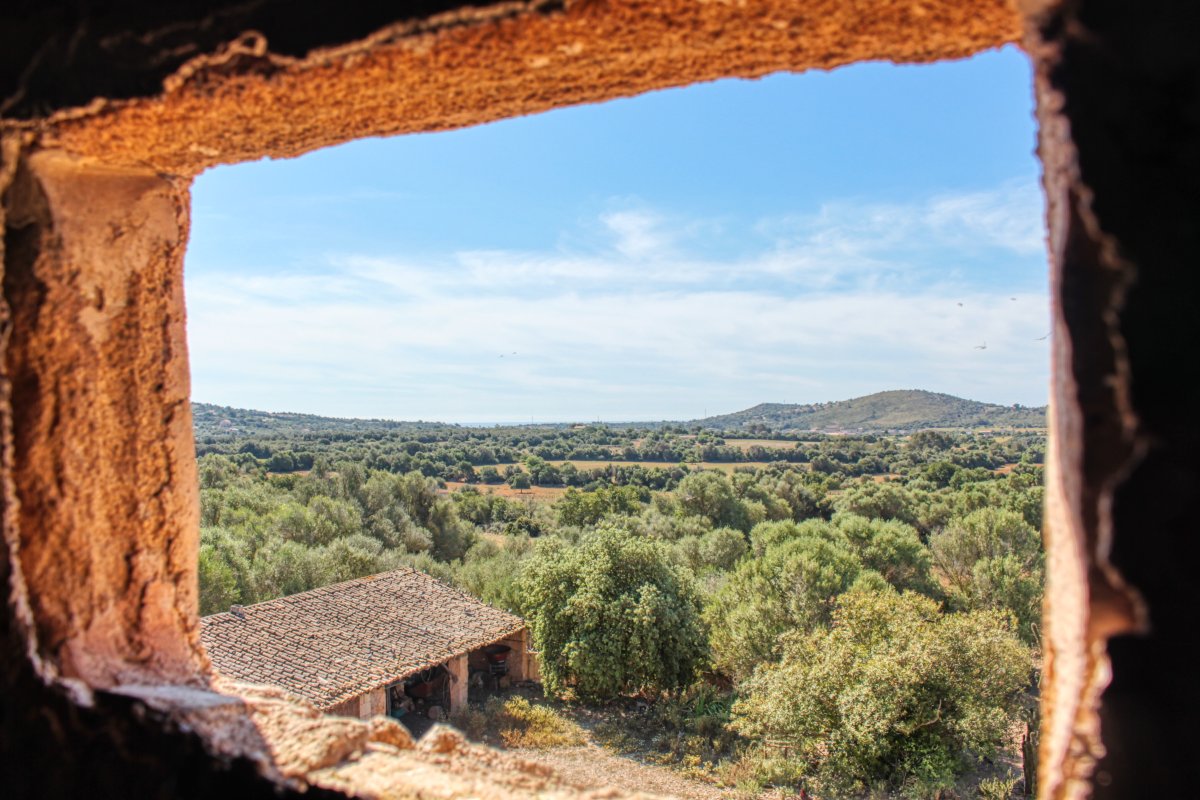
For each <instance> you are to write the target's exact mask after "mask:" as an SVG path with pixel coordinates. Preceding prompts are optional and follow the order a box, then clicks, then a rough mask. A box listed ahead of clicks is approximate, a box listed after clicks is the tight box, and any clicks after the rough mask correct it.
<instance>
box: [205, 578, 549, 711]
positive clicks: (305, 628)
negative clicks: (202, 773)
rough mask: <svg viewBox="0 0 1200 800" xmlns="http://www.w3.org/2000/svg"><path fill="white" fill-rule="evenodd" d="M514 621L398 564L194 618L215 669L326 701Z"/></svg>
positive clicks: (518, 622) (479, 641) (490, 636)
mask: <svg viewBox="0 0 1200 800" xmlns="http://www.w3.org/2000/svg"><path fill="white" fill-rule="evenodd" d="M523 627H525V621H524V620H522V619H521V618H520V617H518V616H515V615H513V614H509V613H508V612H506V611H501V610H499V609H497V608H492V607H491V606H489V605H487V604H486V603H481V602H480V601H478V600H476V599H475V598H473V597H471V596H469V595H467V594H464V593H463V592H460V591H459V590H458V589H455V588H453V587H451V586H447V585H446V584H444V583H442V582H440V581H437V580H434V579H433V578H431V577H430V576H428V575H426V574H425V573H423V572H417V571H416V570H413V569H407V568H405V569H398V570H394V571H392V572H384V573H381V574H379V575H372V576H370V577H367V578H358V579H357V580H352V581H346V582H345V583H335V584H333V585H332V586H325V587H322V588H320V589H313V590H312V591H308V592H301V593H300V594H293V595H289V596H288V597H281V598H279V599H278V600H269V601H267V602H265V603H258V604H256V605H252V606H245V607H243V608H241V609H237V613H234V612H232V611H230V612H225V613H222V614H213V615H212V616H209V617H204V618H202V619H201V620H200V639H201V641H203V642H204V647H205V649H207V650H208V655H209V657H210V658H212V662H213V665H214V666H216V668H217V669H218V670H219V671H220V672H221V673H223V674H225V675H228V676H229V677H231V678H237V679H239V680H242V681H247V682H250V683H267V684H272V685H274V686H280V687H283V688H284V689H287V690H288V691H290V692H293V693H295V694H298V695H300V696H301V697H303V698H304V699H306V700H308V701H310V702H312V703H313V704H314V705H316V706H317V708H328V707H330V706H333V705H336V704H338V703H341V702H344V701H346V700H349V699H350V698H352V697H356V696H358V695H360V694H363V693H364V692H368V691H371V690H372V689H377V688H379V687H380V686H385V685H387V684H388V683H391V682H392V681H395V680H398V679H399V678H403V677H405V676H407V675H411V674H412V673H414V672H418V671H419V670H422V669H425V668H427V667H431V666H434V665H435V664H440V663H442V662H444V661H446V660H447V659H449V658H451V657H453V656H456V655H461V654H462V653H465V652H467V651H470V650H474V649H475V648H477V647H482V646H484V645H487V644H491V643H492V642H495V641H496V640H497V639H502V638H504V637H505V636H508V635H509V634H511V633H515V632H516V631H518V630H520V629H521V628H523Z"/></svg>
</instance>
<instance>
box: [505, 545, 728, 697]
mask: <svg viewBox="0 0 1200 800" xmlns="http://www.w3.org/2000/svg"><path fill="white" fill-rule="evenodd" d="M521 588H522V595H523V601H522V606H523V608H524V611H525V614H526V618H527V619H528V620H529V629H530V632H531V634H532V636H533V644H534V647H535V648H536V649H537V650H538V651H540V653H541V671H542V681H543V684H544V686H545V688H546V692H547V693H548V694H557V695H562V694H565V693H568V692H572V693H574V694H575V695H576V696H578V697H580V698H581V699H584V700H588V701H600V700H605V699H609V698H612V697H615V696H618V695H620V694H622V693H628V692H634V691H638V690H651V691H663V690H672V689H678V688H682V687H684V686H687V685H688V684H689V683H691V681H692V679H693V677H694V676H695V673H696V670H697V668H698V667H699V666H700V664H701V662H702V660H703V658H704V656H705V649H706V647H705V637H704V631H703V628H702V626H701V621H700V602H699V599H698V597H697V594H696V591H695V588H694V586H693V582H692V578H691V574H690V572H688V571H687V570H684V569H681V568H679V567H677V566H675V565H674V564H672V563H671V561H670V560H669V559H668V557H667V555H666V553H665V552H664V548H663V546H662V545H661V544H660V543H658V542H656V541H653V540H649V539H644V538H639V537H636V536H635V535H633V534H631V533H629V532H627V531H623V530H620V529H616V528H600V529H598V530H596V531H595V532H593V533H592V534H590V535H588V536H586V537H585V538H584V539H583V540H582V541H581V542H580V543H579V544H578V545H575V546H572V545H570V544H567V543H566V542H564V541H563V540H561V539H559V538H557V537H555V538H553V539H548V540H543V541H541V542H539V543H538V546H537V549H536V550H535V551H534V554H533V556H531V557H530V559H529V560H528V561H527V562H526V564H525V567H524V569H523V572H522V579H521Z"/></svg>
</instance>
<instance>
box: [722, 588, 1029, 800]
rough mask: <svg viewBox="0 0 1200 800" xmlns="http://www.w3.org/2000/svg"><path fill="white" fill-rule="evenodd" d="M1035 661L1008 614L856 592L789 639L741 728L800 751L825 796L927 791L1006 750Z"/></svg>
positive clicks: (737, 717) (755, 691)
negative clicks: (949, 610)
mask: <svg viewBox="0 0 1200 800" xmlns="http://www.w3.org/2000/svg"><path fill="white" fill-rule="evenodd" d="M1032 661H1033V659H1032V655H1031V653H1030V651H1029V649H1028V648H1027V647H1026V646H1025V645H1024V644H1022V643H1021V642H1020V640H1019V639H1018V638H1017V637H1016V635H1015V633H1014V631H1013V624H1012V620H1011V618H1010V616H1009V615H1007V614H1005V613H1003V612H998V611H991V610H989V611H975V612H970V613H965V614H948V615H947V614H942V612H941V611H940V610H939V609H938V606H937V603H935V602H934V601H933V600H930V599H929V598H926V597H923V596H921V595H918V594H915V593H905V594H897V593H896V592H894V591H891V590H888V591H884V592H851V593H848V594H846V595H844V596H843V597H841V598H839V602H838V607H837V609H836V611H835V613H834V621H833V626H832V628H830V629H828V630H825V629H820V630H815V631H813V632H811V633H807V634H793V635H789V636H787V637H785V638H784V652H783V657H782V659H781V660H780V662H779V663H777V664H772V663H767V664H763V665H762V666H760V667H759V668H758V669H757V670H755V672H754V675H753V677H752V678H751V679H750V680H749V681H747V682H746V684H745V686H744V687H743V692H744V694H743V696H742V698H741V699H740V700H739V701H738V702H737V703H736V704H735V705H734V708H733V714H734V720H733V722H732V723H731V724H732V725H733V727H734V728H735V729H736V730H737V731H739V732H740V733H742V734H743V735H745V736H747V737H748V738H751V739H754V740H758V741H761V742H769V743H773V744H777V745H786V746H787V747H789V748H792V749H793V750H794V752H795V754H796V755H795V757H794V759H793V763H795V764H796V765H798V767H799V768H800V770H801V771H802V772H803V773H804V774H806V775H808V776H811V777H812V778H813V779H814V780H815V781H816V782H817V783H818V784H819V785H820V786H821V788H822V789H823V790H824V791H825V792H827V793H831V794H841V793H853V792H863V791H865V790H866V789H868V788H871V787H873V786H874V785H876V784H877V783H879V782H883V783H885V784H886V786H887V787H888V788H889V789H890V790H892V791H902V792H904V793H906V794H912V795H917V796H928V795H930V794H933V793H935V792H936V791H938V790H940V789H945V788H949V787H950V786H951V785H952V784H953V783H954V779H955V776H956V775H957V774H958V773H960V772H961V771H963V770H964V769H965V768H966V767H967V766H969V765H970V763H971V761H972V759H973V758H974V757H982V756H991V755H993V754H994V753H995V751H996V750H997V749H998V748H999V747H1001V746H1002V745H1003V743H1004V741H1005V738H1006V734H1007V730H1008V727H1009V725H1010V724H1011V723H1012V722H1013V720H1014V719H1015V715H1016V714H1018V713H1019V711H1018V704H1017V703H1016V702H1014V699H1015V698H1016V697H1017V695H1018V694H1019V693H1020V691H1021V690H1022V689H1023V688H1024V687H1025V686H1026V685H1027V684H1028V681H1029V676H1030V672H1031V670H1032Z"/></svg>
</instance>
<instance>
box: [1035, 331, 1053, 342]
mask: <svg viewBox="0 0 1200 800" xmlns="http://www.w3.org/2000/svg"><path fill="white" fill-rule="evenodd" d="M1049 338H1050V334H1048V333H1047V334H1046V335H1045V336H1039V337H1038V338H1036V339H1034V341H1035V342H1044V341H1046V340H1047V339H1049Z"/></svg>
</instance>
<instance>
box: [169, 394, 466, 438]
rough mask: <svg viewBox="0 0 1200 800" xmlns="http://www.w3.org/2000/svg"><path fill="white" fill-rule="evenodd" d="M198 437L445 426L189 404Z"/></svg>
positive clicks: (356, 431)
mask: <svg viewBox="0 0 1200 800" xmlns="http://www.w3.org/2000/svg"><path fill="white" fill-rule="evenodd" d="M192 421H193V425H194V428H195V431H196V438H197V439H204V438H206V437H218V438H219V437H222V436H225V437H239V438H244V437H247V436H295V435H303V434H322V433H343V434H345V433H359V434H362V433H386V432H390V431H421V430H431V429H434V428H444V427H446V426H445V424H444V423H440V422H421V421H418V422H400V421H396V420H390V419H342V418H339V417H320V416H317V415H315V414H293V413H291V412H288V411H253V410H251V409H246V408H230V407H229V406H215V405H212V404H211V403H192Z"/></svg>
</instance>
